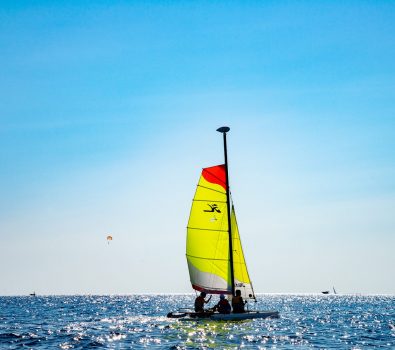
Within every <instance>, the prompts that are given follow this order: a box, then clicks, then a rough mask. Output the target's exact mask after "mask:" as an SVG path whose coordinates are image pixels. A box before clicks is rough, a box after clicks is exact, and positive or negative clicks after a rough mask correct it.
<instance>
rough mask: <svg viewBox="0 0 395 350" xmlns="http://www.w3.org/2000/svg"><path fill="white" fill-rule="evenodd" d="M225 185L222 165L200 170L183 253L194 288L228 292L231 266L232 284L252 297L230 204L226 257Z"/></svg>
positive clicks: (221, 292)
mask: <svg viewBox="0 0 395 350" xmlns="http://www.w3.org/2000/svg"><path fill="white" fill-rule="evenodd" d="M226 187H227V186H226V169H225V165H223V164H222V165H217V166H213V167H209V168H204V169H203V170H202V174H201V176H200V179H199V183H198V185H197V189H196V193H195V196H194V198H193V202H192V208H191V213H190V217H189V221H188V229H187V247H186V256H187V261H188V268H189V276H190V280H191V283H192V287H193V288H194V289H196V290H199V291H205V292H207V293H217V294H232V281H231V269H232V268H233V275H234V286H235V288H236V289H240V291H241V293H242V296H243V297H244V298H255V296H254V291H253V289H252V284H251V281H250V278H249V275H248V271H247V265H246V262H245V259H244V254H243V249H242V246H241V241H240V236H239V230H238V227H237V221H236V214H235V211H234V208H233V205H232V206H231V208H232V209H231V220H230V222H231V231H232V250H233V259H231V258H230V252H229V227H228V214H227V202H226V201H227V195H226ZM231 260H233V267H232V266H231Z"/></svg>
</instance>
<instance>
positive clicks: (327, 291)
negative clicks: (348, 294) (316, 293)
mask: <svg viewBox="0 0 395 350" xmlns="http://www.w3.org/2000/svg"><path fill="white" fill-rule="evenodd" d="M332 289H333V294H337V292H336V289H335V287H332ZM321 293H322V294H330V291H329V290H324V291H322V292H321Z"/></svg>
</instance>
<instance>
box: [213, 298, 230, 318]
mask: <svg viewBox="0 0 395 350" xmlns="http://www.w3.org/2000/svg"><path fill="white" fill-rule="evenodd" d="M231 309H232V308H231V307H230V304H229V301H228V299H226V298H225V295H223V294H221V295H220V296H219V302H218V304H217V305H215V306H214V310H217V311H218V312H219V313H220V314H230V310H231Z"/></svg>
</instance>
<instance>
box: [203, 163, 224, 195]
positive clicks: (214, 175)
mask: <svg viewBox="0 0 395 350" xmlns="http://www.w3.org/2000/svg"><path fill="white" fill-rule="evenodd" d="M202 176H203V177H204V179H205V180H206V181H208V182H211V183H214V184H217V185H220V186H222V187H223V188H224V190H225V191H226V172H225V164H221V165H215V166H212V167H209V168H203V171H202Z"/></svg>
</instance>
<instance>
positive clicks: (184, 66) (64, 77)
mask: <svg viewBox="0 0 395 350" xmlns="http://www.w3.org/2000/svg"><path fill="white" fill-rule="evenodd" d="M394 36H395V3H394V2H375V1H347V2H343V1H332V2H323V1H322V2H321V1H315V2H312V1H299V2H290V1H265V2H259V1H232V2H225V1H216V2H209V1H198V2H187V1H174V2H169V1H163V2H162V1H133V2H128V1H111V2H110V1H94V2H90V3H83V2H81V3H79V2H73V3H72V4H70V3H69V2H67V1H35V2H25V1H18V2H14V1H9V2H2V5H1V7H0V47H1V55H0V69H1V79H0V96H1V97H0V98H1V103H0V164H1V171H0V242H1V243H0V272H1V279H0V295H15V294H22V295H26V294H27V293H30V292H32V291H36V292H37V293H39V294H74V293H78V294H79V293H83V294H107V293H115V294H124V293H146V292H159V293H160V292H179V293H182V292H190V291H191V290H192V289H191V287H190V284H189V276H188V270H187V264H186V259H185V236H186V225H187V220H188V216H189V210H190V205H191V201H192V197H193V194H194V191H195V186H196V184H197V181H198V177H199V174H200V171H201V168H202V167H205V166H211V165H216V164H220V163H222V162H223V151H222V138H221V135H220V134H218V133H217V132H216V131H215V130H216V128H218V127H219V126H222V125H228V126H229V127H230V128H231V130H230V133H229V138H228V142H229V163H230V169H229V170H230V185H231V189H232V195H233V199H234V201H235V207H236V211H237V214H238V223H239V229H240V234H241V238H242V241H243V247H244V250H245V255H246V259H247V263H248V268H249V272H250V274H251V278H252V281H253V284H254V287H255V290H256V292H258V293H265V292H277V293H281V292H284V293H291V292H306V293H307V292H320V291H321V290H324V289H330V288H331V287H332V286H335V287H336V288H337V289H338V291H339V292H343V293H390V294H394V293H395V280H394V278H393V276H394V272H393V271H394V266H395V254H394V248H395V108H394V106H395V45H394ZM108 234H111V235H112V236H113V241H112V242H111V243H110V244H107V242H106V236H107V235H108Z"/></svg>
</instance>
